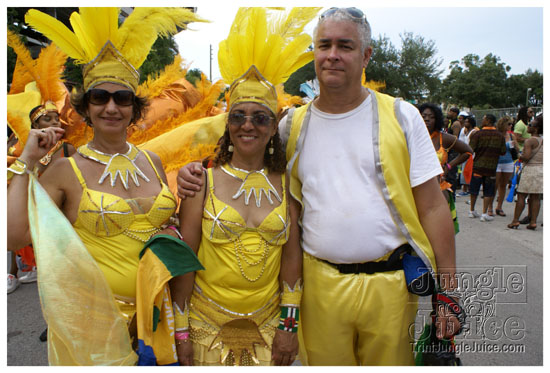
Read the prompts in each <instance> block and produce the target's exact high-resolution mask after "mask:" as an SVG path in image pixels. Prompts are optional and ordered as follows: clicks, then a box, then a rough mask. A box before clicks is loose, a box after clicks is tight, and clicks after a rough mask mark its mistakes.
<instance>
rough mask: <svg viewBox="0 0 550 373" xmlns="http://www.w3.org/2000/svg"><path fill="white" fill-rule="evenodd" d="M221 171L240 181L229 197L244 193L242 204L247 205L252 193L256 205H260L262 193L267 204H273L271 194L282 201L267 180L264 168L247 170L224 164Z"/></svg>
mask: <svg viewBox="0 0 550 373" xmlns="http://www.w3.org/2000/svg"><path fill="white" fill-rule="evenodd" d="M221 169H222V171H223V172H225V173H226V174H228V175H229V176H231V177H233V178H235V179H237V180H239V181H241V182H242V184H241V186H240V187H239V189H238V190H237V193H235V194H234V195H233V196H232V197H231V198H233V199H238V198H239V197H240V196H241V194H244V204H245V205H246V206H248V202H249V201H250V196H251V195H252V194H254V200H255V201H256V206H257V207H261V203H262V194H264V195H265V197H266V198H267V200H268V202H269V204H271V205H273V203H274V202H273V199H272V198H271V194H272V193H273V195H274V196H275V198H277V200H278V201H279V202H282V199H281V197H280V196H279V193H277V190H276V189H275V187H274V186H273V184H271V182H270V181H269V179H268V177H267V174H266V173H265V168H262V169H261V170H255V171H248V170H243V169H240V168H236V167H233V166H232V165H230V164H227V163H226V164H224V165H223V166H222V167H221Z"/></svg>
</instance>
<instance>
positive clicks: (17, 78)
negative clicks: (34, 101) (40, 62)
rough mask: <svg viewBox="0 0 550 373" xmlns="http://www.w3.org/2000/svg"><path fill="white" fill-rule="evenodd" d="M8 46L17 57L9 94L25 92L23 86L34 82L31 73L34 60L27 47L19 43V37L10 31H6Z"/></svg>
mask: <svg viewBox="0 0 550 373" xmlns="http://www.w3.org/2000/svg"><path fill="white" fill-rule="evenodd" d="M8 46H9V47H11V48H12V49H13V50H14V52H15V54H16V55H17V62H16V63H15V70H14V72H13V79H12V83H11V87H10V91H9V94H15V93H20V92H23V91H24V90H25V86H26V85H27V84H28V83H30V82H32V81H33V80H34V77H33V76H32V74H31V71H33V70H34V64H35V62H34V60H33V59H32V57H31V54H30V52H29V50H28V49H27V47H25V45H24V44H23V43H22V42H21V39H20V38H19V36H18V35H17V34H16V33H14V32H13V31H11V30H8Z"/></svg>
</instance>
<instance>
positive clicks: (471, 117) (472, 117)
mask: <svg viewBox="0 0 550 373" xmlns="http://www.w3.org/2000/svg"><path fill="white" fill-rule="evenodd" d="M464 121H465V122H466V121H468V122H470V123H471V124H472V128H475V127H476V126H477V122H476V118H475V117H474V116H473V115H470V116H469V117H466V118H464Z"/></svg>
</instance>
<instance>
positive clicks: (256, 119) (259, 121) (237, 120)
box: [228, 113, 273, 127]
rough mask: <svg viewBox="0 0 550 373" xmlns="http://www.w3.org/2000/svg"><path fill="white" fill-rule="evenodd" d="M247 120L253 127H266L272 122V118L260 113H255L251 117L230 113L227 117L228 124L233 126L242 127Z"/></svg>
mask: <svg viewBox="0 0 550 373" xmlns="http://www.w3.org/2000/svg"><path fill="white" fill-rule="evenodd" d="M247 119H250V121H251V122H252V124H253V125H255V126H260V127H263V126H268V125H269V123H271V121H272V120H273V117H271V116H269V115H266V114H262V113H256V114H253V115H244V114H243V113H231V114H229V117H228V121H229V124H231V125H234V126H242V125H243V124H245V123H246V120H247Z"/></svg>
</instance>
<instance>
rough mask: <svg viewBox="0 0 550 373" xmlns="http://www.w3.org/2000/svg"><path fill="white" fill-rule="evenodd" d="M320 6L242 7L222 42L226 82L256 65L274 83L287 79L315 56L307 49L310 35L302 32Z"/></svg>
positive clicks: (221, 53) (220, 47) (220, 55)
mask: <svg viewBox="0 0 550 373" xmlns="http://www.w3.org/2000/svg"><path fill="white" fill-rule="evenodd" d="M320 9H321V8H320V7H310V8H308V7H306V8H293V9H291V10H290V12H281V11H280V10H278V9H274V8H240V9H239V11H238V12H237V15H236V16H235V19H234V21H233V24H232V26H231V31H230V33H229V36H228V37H227V39H226V40H224V41H222V42H221V43H220V46H219V52H218V62H219V66H220V73H221V74H222V77H223V79H224V80H225V82H226V83H228V84H230V83H232V82H233V81H234V80H235V79H237V78H238V77H240V76H241V75H242V74H244V73H245V72H246V71H247V70H248V68H249V67H250V66H251V65H255V66H256V67H257V68H258V70H259V71H260V72H261V73H262V75H263V76H264V77H265V78H266V79H267V80H268V81H269V82H270V83H271V84H273V85H278V84H281V83H284V82H285V81H286V80H287V79H288V77H289V76H290V75H291V74H292V73H293V72H294V71H296V70H297V69H299V68H300V67H302V66H303V65H305V64H306V63H308V62H309V61H311V60H312V59H313V55H312V54H311V53H307V52H305V51H306V49H307V47H309V45H310V44H311V37H310V36H309V35H307V34H302V32H303V29H304V27H305V26H306V25H307V24H308V23H309V22H310V21H311V20H313V18H314V17H315V16H316V15H317V13H318V12H319V10H320ZM304 53H306V54H304Z"/></svg>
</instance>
